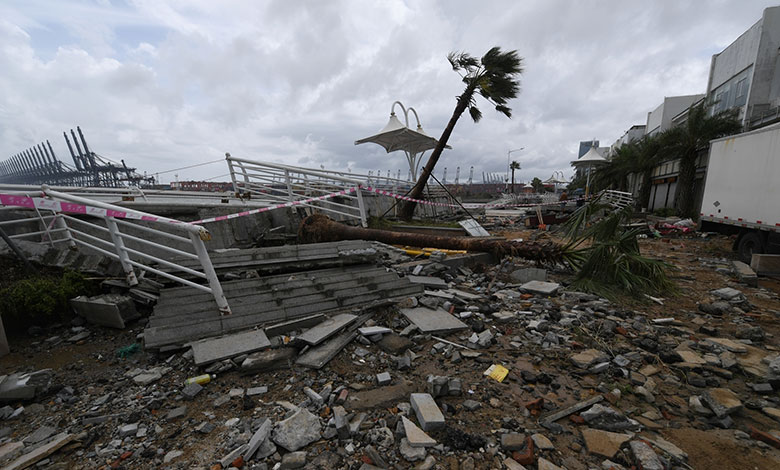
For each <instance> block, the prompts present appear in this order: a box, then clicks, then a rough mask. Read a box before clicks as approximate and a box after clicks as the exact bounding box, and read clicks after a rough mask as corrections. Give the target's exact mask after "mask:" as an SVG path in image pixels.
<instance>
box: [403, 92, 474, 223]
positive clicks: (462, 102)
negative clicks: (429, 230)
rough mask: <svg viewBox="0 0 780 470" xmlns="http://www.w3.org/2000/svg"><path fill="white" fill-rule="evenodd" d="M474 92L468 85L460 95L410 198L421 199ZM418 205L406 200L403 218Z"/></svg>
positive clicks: (406, 218) (412, 212)
mask: <svg viewBox="0 0 780 470" xmlns="http://www.w3.org/2000/svg"><path fill="white" fill-rule="evenodd" d="M473 94H474V87H473V86H468V87H466V91H464V92H463V94H462V95H460V96H459V97H458V104H457V105H455V111H453V113H452V117H451V118H450V122H448V123H447V127H446V128H445V129H444V132H442V133H441V137H439V143H438V144H437V145H436V148H435V149H433V153H431V156H430V157H428V162H427V163H426V164H425V168H423V171H422V173H421V174H420V178H419V179H418V180H417V183H416V184H415V185H414V187H413V188H412V192H411V193H410V194H409V197H410V198H412V199H420V197H421V196H422V193H423V190H424V189H425V185H426V184H428V178H429V177H430V175H431V173H433V168H434V167H435V166H436V163H437V162H438V161H439V157H441V154H442V152H443V151H444V147H445V146H446V145H447V141H448V140H449V139H450V135H451V134H452V131H453V129H455V124H456V123H457V122H458V119H459V118H460V116H461V115H462V114H463V112H464V111H465V110H466V108H467V107H468V104H469V102H471V97H472V95H473ZM416 206H417V203H416V202H412V201H406V202H404V204H403V206H401V211H400V217H401V219H402V220H411V219H412V216H414V208H415V207H416Z"/></svg>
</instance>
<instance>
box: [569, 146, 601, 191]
mask: <svg viewBox="0 0 780 470" xmlns="http://www.w3.org/2000/svg"><path fill="white" fill-rule="evenodd" d="M605 163H609V160H607V159H606V158H604V157H603V156H602V155H601V154H600V153H599V151H598V150H596V148H595V147H591V148H590V150H588V152H587V153H586V154H585V155H583V156H582V157H581V158H579V159H578V160H575V161H573V162H571V165H572V166H573V167H575V168H585V171H586V172H587V179H586V181H585V196H587V195H588V194H589V189H590V172H591V169H592V168H593V167H594V166H598V165H602V164H605Z"/></svg>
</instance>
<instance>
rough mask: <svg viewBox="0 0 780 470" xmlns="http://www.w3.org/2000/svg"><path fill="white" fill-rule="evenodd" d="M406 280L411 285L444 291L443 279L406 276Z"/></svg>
mask: <svg viewBox="0 0 780 470" xmlns="http://www.w3.org/2000/svg"><path fill="white" fill-rule="evenodd" d="M406 278H407V279H408V280H409V282H411V283H412V284H422V285H423V286H425V287H433V288H435V289H446V288H447V283H446V282H445V281H444V279H440V278H438V277H433V276H414V275H411V276H406Z"/></svg>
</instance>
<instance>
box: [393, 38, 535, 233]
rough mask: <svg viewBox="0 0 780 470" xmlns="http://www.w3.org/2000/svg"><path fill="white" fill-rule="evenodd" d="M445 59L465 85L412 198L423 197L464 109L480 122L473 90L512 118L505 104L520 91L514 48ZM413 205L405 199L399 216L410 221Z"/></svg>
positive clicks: (516, 56) (457, 54)
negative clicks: (478, 57) (424, 190)
mask: <svg viewBox="0 0 780 470" xmlns="http://www.w3.org/2000/svg"><path fill="white" fill-rule="evenodd" d="M447 60H449V62H450V65H452V69H453V70H454V71H456V72H458V73H459V74H461V75H462V77H463V83H465V84H466V88H465V90H463V93H461V95H460V96H458V98H457V102H456V104H455V110H454V111H453V113H452V117H450V120H449V122H448V123H447V127H445V128H444V131H443V132H442V133H441V137H439V142H438V144H437V145H436V148H435V149H433V153H431V156H430V157H429V158H428V162H427V163H426V164H425V168H423V171H422V173H421V174H420V178H419V179H418V180H417V183H416V184H415V185H414V187H413V188H412V191H411V192H410V194H409V197H411V198H412V199H420V197H421V196H422V194H423V189H424V188H425V185H426V184H427V183H428V178H429V177H430V175H431V174H432V173H433V169H434V167H435V166H436V163H437V162H438V161H439V157H441V154H442V152H443V151H444V146H445V145H447V141H448V140H449V139H450V135H451V134H452V131H453V129H455V124H456V123H457V122H458V119H460V116H461V115H462V114H463V113H464V111H466V109H468V110H469V115H470V116H471V119H472V120H473V121H474V122H479V120H480V119H481V118H482V112H481V111H480V110H479V108H477V101H476V96H475V93H479V94H480V95H482V97H483V98H485V99H486V100H488V101H489V102H490V103H491V104H492V105H495V108H496V111H498V112H499V113H502V114H504V115H505V116H506V117H508V118H511V117H512V110H511V109H510V108H509V107H508V106H507V102H508V101H509V100H510V99H512V98H515V97H516V96H517V93H518V92H519V91H520V84H519V82H518V75H520V74H521V73H522V72H523V68H522V67H521V62H522V58H521V57H520V56H518V55H517V51H508V52H503V51H501V48H499V47H493V48H492V49H490V50H489V51H487V53H486V54H485V55H484V56H482V59H477V58H475V57H472V56H470V55H469V54H466V53H463V52H460V53H455V52H452V53H450V54H449V55H448V56H447ZM415 206H416V203H414V202H412V201H407V202H405V203H404V205H403V206H402V207H401V214H400V215H401V218H402V219H404V220H410V219H411V218H412V216H413V215H414V208H415Z"/></svg>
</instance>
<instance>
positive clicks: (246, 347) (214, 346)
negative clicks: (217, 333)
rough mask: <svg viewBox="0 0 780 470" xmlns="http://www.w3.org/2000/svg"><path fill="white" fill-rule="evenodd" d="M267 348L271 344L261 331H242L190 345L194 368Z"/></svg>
mask: <svg viewBox="0 0 780 470" xmlns="http://www.w3.org/2000/svg"><path fill="white" fill-rule="evenodd" d="M269 347H271V342H270V341H268V337H266V336H265V332H263V330H252V331H244V332H243V333H236V334H233V335H228V336H223V337H221V338H212V339H207V340H203V341H198V342H196V343H192V358H193V361H194V362H195V365H196V366H202V365H204V364H210V363H212V362H217V361H221V360H223V359H229V358H231V357H235V356H239V355H241V354H248V353H253V352H255V351H260V350H261V349H265V348H269Z"/></svg>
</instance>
